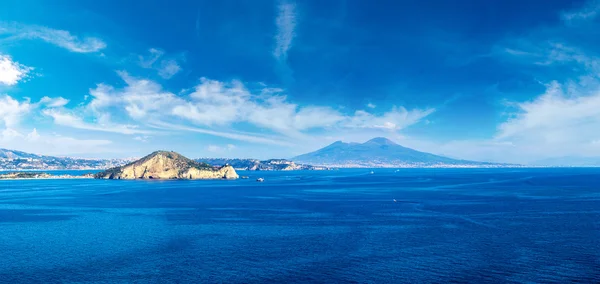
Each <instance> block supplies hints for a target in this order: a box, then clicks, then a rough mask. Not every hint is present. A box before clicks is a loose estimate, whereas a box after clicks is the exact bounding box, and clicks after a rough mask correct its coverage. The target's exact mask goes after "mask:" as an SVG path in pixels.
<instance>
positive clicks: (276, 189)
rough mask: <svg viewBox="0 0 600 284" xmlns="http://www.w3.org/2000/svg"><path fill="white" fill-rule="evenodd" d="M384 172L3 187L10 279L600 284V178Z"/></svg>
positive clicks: (0, 252) (1, 269) (591, 173)
mask: <svg viewBox="0 0 600 284" xmlns="http://www.w3.org/2000/svg"><path fill="white" fill-rule="evenodd" d="M370 171H371V170H364V169H360V170H357V169H354V170H336V171H297V172H240V175H248V176H250V179H239V180H235V181H156V180H151V181H121V180H17V181H0V282H2V283H549V282H555V283H566V282H579V283H598V282H600V169H571V168H568V169H402V170H399V171H396V170H393V169H385V170H384V169H375V170H373V171H374V172H373V173H372V174H371V173H370ZM258 177H264V178H265V181H264V182H262V183H259V182H256V178H258ZM394 199H395V201H394Z"/></svg>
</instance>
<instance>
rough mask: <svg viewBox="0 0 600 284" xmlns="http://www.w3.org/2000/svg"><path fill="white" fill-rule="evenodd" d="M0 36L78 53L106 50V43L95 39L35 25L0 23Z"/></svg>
mask: <svg viewBox="0 0 600 284" xmlns="http://www.w3.org/2000/svg"><path fill="white" fill-rule="evenodd" d="M0 34H5V35H9V36H10V37H9V39H40V40H43V41H45V42H48V43H51V44H54V45H56V46H59V47H62V48H65V49H67V50H69V51H72V52H79V53H89V52H98V51H100V50H102V49H104V48H106V43H105V42H104V41H102V40H101V39H99V38H96V37H83V38H79V37H78V36H75V35H72V34H71V33H70V32H68V31H65V30H57V29H52V28H48V27H43V26H36V25H22V24H18V23H5V22H0Z"/></svg>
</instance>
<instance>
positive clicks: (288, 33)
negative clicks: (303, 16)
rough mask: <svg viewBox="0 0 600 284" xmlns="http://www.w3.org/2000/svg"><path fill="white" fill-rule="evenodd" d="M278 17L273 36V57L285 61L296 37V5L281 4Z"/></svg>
mask: <svg viewBox="0 0 600 284" xmlns="http://www.w3.org/2000/svg"><path fill="white" fill-rule="evenodd" d="M278 10H279V11H278V15H277V18H276V19H275V25H276V27H277V34H276V35H275V50H273V55H274V56H275V58H277V59H278V60H285V59H286V58H287V52H288V50H289V49H290V48H291V47H292V40H293V39H294V37H295V36H296V33H295V29H296V4H294V3H287V2H286V3H281V4H279V6H278Z"/></svg>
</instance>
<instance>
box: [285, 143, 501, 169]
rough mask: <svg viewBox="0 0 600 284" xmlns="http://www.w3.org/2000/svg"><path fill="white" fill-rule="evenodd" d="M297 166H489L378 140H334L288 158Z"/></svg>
mask: <svg viewBox="0 0 600 284" xmlns="http://www.w3.org/2000/svg"><path fill="white" fill-rule="evenodd" d="M292 160H293V161H295V162H298V163H307V164H312V165H322V166H336V167H402V166H407V167H408V166H436V165H437V166H443V165H448V166H478V165H480V166H484V165H493V164H490V163H482V162H474V161H465V160H456V159H451V158H447V157H443V156H438V155H434V154H430V153H425V152H420V151H417V150H413V149H410V148H406V147H403V146H400V145H398V144H396V143H394V142H392V141H390V140H388V139H386V138H382V137H378V138H374V139H371V140H369V141H367V142H365V143H362V144H360V143H344V142H341V141H337V142H335V143H333V144H331V145H329V146H327V147H324V148H322V149H319V150H317V151H314V152H311V153H307V154H304V155H300V156H297V157H294V158H292Z"/></svg>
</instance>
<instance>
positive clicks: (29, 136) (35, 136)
mask: <svg viewBox="0 0 600 284" xmlns="http://www.w3.org/2000/svg"><path fill="white" fill-rule="evenodd" d="M26 138H27V141H38V140H39V139H40V134H38V132H37V129H36V128H34V129H33V130H32V131H31V132H30V133H29V134H27V136H26Z"/></svg>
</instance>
